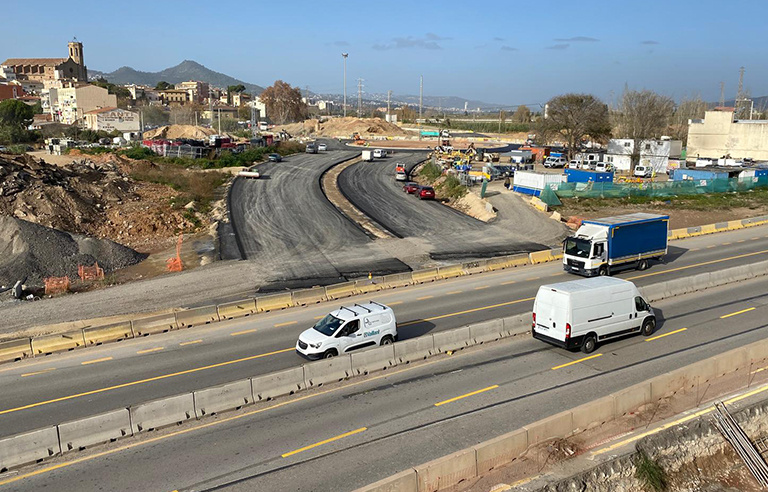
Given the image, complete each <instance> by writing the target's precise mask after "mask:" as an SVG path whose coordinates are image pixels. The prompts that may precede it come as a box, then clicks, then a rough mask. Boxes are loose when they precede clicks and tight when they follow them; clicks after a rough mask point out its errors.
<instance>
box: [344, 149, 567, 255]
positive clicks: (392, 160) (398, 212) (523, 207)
mask: <svg viewBox="0 0 768 492" xmlns="http://www.w3.org/2000/svg"><path fill="white" fill-rule="evenodd" d="M424 158H425V156H424V154H417V153H408V152H399V153H397V154H394V155H392V156H390V157H388V158H386V159H383V160H375V161H373V162H361V163H358V164H355V165H353V166H350V167H349V168H347V169H345V170H344V171H343V172H342V173H341V174H340V176H339V187H340V189H341V191H342V193H344V195H345V196H346V197H347V198H348V199H349V200H350V201H351V202H352V203H353V204H354V205H355V206H356V207H357V208H359V209H360V210H362V211H363V212H364V213H365V214H366V215H368V216H369V217H371V218H372V219H373V220H375V221H376V222H377V223H379V224H380V225H381V226H382V227H383V228H384V229H386V230H388V231H389V232H391V233H392V234H394V235H396V236H398V237H400V238H406V239H408V245H409V247H410V248H411V249H410V251H411V253H412V254H414V255H416V254H418V253H420V252H421V251H422V250H423V251H424V252H425V253H427V254H429V256H430V257H431V258H432V259H435V260H442V259H462V258H483V257H488V256H496V255H504V254H515V253H520V252H528V251H538V250H542V249H547V248H549V247H550V246H551V245H552V244H557V243H558V242H559V241H560V239H562V237H564V234H565V233H566V228H565V227H564V226H563V225H562V224H559V223H557V222H555V221H545V220H543V218H542V215H541V214H540V213H539V212H537V211H536V210H534V209H533V208H532V207H531V206H530V205H528V204H526V203H524V202H523V200H514V198H513V197H509V198H513V200H514V202H513V208H511V209H510V210H504V212H503V213H500V214H499V216H498V217H497V219H496V220H494V221H493V222H492V223H485V222H482V221H480V220H477V219H475V218H472V217H470V216H468V215H465V214H463V213H461V212H458V211H457V210H455V209H453V208H451V207H448V206H446V205H443V204H442V203H440V202H438V201H434V200H419V199H418V198H417V197H416V196H415V195H408V194H406V193H405V192H403V184H404V183H403V182H400V181H396V180H395V178H394V175H395V166H396V165H397V164H398V163H402V164H403V165H404V166H405V168H406V170H407V171H408V172H409V174H410V173H411V171H412V170H413V168H414V167H415V166H416V165H417V164H418V163H420V162H422V161H423V160H424ZM505 191H506V190H505ZM507 193H508V192H507ZM550 222H551V223H550ZM532 223H535V224H536V227H535V228H532V227H528V225H529V224H532ZM406 261H407V260H406Z"/></svg>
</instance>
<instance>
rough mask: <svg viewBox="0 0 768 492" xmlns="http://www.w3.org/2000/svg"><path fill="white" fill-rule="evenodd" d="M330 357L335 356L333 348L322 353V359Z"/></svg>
mask: <svg viewBox="0 0 768 492" xmlns="http://www.w3.org/2000/svg"><path fill="white" fill-rule="evenodd" d="M332 357H336V351H335V350H334V349H329V350H326V351H325V353H324V354H323V359H330V358H332Z"/></svg>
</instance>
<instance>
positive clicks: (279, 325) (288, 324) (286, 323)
mask: <svg viewBox="0 0 768 492" xmlns="http://www.w3.org/2000/svg"><path fill="white" fill-rule="evenodd" d="M297 323H298V321H286V322H285V323H277V324H276V325H275V328H280V327H281V326H290V325H295V324H297ZM252 331H256V330H252ZM248 332H249V330H246V331H244V332H243V333H248Z"/></svg>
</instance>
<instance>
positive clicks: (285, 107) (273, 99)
mask: <svg viewBox="0 0 768 492" xmlns="http://www.w3.org/2000/svg"><path fill="white" fill-rule="evenodd" d="M259 98H260V99H261V101H262V102H263V103H264V105H265V106H266V108H267V114H268V115H269V117H270V118H271V119H272V121H274V122H275V123H276V124H278V125H284V124H285V123H290V122H293V121H301V120H303V119H304V118H305V117H306V115H307V105H306V104H305V103H304V102H302V100H301V90H300V89H299V88H298V87H291V85H290V84H287V83H285V82H283V81H282V80H277V81H275V83H274V84H273V85H271V86H270V87H267V88H266V89H264V92H262V93H261V94H260V95H259Z"/></svg>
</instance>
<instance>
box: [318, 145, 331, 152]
mask: <svg viewBox="0 0 768 492" xmlns="http://www.w3.org/2000/svg"><path fill="white" fill-rule="evenodd" d="M317 150H319V151H320V152H325V151H326V150H328V146H327V145H325V144H324V143H321V144H318V145H317Z"/></svg>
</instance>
